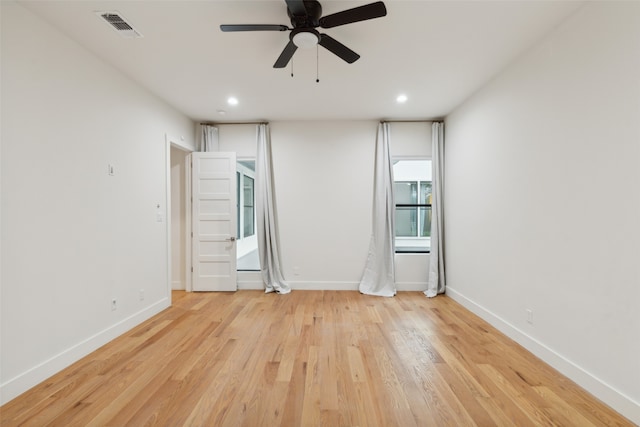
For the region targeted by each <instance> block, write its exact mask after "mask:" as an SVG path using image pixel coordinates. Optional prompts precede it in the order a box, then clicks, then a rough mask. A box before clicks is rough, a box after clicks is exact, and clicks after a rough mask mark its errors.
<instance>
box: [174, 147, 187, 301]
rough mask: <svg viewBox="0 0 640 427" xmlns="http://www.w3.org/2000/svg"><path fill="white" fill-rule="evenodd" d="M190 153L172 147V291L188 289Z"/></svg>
mask: <svg viewBox="0 0 640 427" xmlns="http://www.w3.org/2000/svg"><path fill="white" fill-rule="evenodd" d="M188 155H189V152H188V151H185V150H184V149H181V148H180V147H177V146H174V145H171V148H170V153H169V158H170V173H171V175H170V177H171V178H170V179H171V190H170V191H171V206H170V209H171V230H170V233H171V260H170V262H171V289H172V290H186V289H187V281H188V279H187V265H188V261H187V247H188V245H189V243H190V241H189V239H188V236H189V232H190V230H188V221H187V209H186V207H187V188H188V184H187V182H186V181H187V177H188V171H187V161H186V160H187V156H188Z"/></svg>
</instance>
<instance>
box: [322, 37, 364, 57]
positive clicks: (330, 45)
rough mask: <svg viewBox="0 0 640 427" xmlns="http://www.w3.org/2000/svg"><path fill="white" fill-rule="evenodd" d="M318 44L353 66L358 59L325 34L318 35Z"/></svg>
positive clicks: (354, 54)
mask: <svg viewBox="0 0 640 427" xmlns="http://www.w3.org/2000/svg"><path fill="white" fill-rule="evenodd" d="M318 44H319V45H320V46H322V47H324V48H325V49H327V50H328V51H329V52H332V53H334V54H336V55H337V56H339V57H340V58H341V59H343V60H344V61H346V62H348V63H349V64H353V63H354V62H356V61H357V60H358V59H359V58H360V55H358V54H357V53H355V52H354V51H352V50H351V49H349V48H348V47H346V46H345V45H343V44H342V43H340V42H339V41H337V40H336V39H334V38H333V37H330V36H328V35H326V34H320V41H319V42H318Z"/></svg>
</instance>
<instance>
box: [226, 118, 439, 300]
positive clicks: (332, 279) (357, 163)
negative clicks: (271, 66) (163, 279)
mask: <svg viewBox="0 0 640 427" xmlns="http://www.w3.org/2000/svg"><path fill="white" fill-rule="evenodd" d="M377 125H378V124H377V122H375V121H308V122H274V123H271V126H270V127H271V142H272V154H273V167H274V180H275V185H276V204H277V209H278V224H279V228H280V237H281V250H282V264H283V265H282V266H283V270H284V275H285V278H286V279H287V280H288V281H289V282H290V283H291V285H292V287H293V288H294V289H357V287H358V283H359V282H360V277H361V275H362V271H363V269H364V264H365V261H366V256H367V251H368V248H369V239H370V235H371V206H372V203H373V201H372V198H373V158H374V151H375V139H376V130H377ZM219 129H220V150H221V151H236V152H237V153H238V157H239V158H241V157H255V155H256V154H255V147H256V145H255V144H256V143H255V138H256V136H255V135H256V131H255V125H227V126H225V125H219ZM391 148H392V154H393V155H398V156H403V157H416V156H420V157H430V155H431V126H430V124H429V123H394V124H392V127H391ZM427 265H428V255H426V254H399V255H397V256H396V269H397V277H396V279H397V284H398V289H399V290H421V289H425V288H426V279H427ZM238 277H239V279H238V280H239V287H240V288H243V289H246V288H252V287H260V286H261V283H260V281H259V280H260V279H259V277H257V276H256V275H255V274H253V275H252V274H251V273H247V274H243V273H240V274H239V276H238Z"/></svg>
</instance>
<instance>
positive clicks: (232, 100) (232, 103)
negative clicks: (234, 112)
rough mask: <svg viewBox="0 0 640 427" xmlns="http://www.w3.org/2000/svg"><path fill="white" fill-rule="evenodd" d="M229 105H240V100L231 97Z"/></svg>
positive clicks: (228, 100) (228, 101)
mask: <svg viewBox="0 0 640 427" xmlns="http://www.w3.org/2000/svg"><path fill="white" fill-rule="evenodd" d="M227 104H229V105H238V98H236V97H235V96H230V97H229V98H227Z"/></svg>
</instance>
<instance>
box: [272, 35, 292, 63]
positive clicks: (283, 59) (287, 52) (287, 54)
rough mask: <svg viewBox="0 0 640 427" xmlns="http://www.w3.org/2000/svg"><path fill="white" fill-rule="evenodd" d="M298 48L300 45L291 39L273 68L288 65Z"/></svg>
mask: <svg viewBox="0 0 640 427" xmlns="http://www.w3.org/2000/svg"><path fill="white" fill-rule="evenodd" d="M296 50H298V46H296V45H295V44H294V43H293V42H292V41H291V40H289V44H287V45H286V46H285V47H284V50H283V51H282V53H281V54H280V56H279V57H278V59H277V60H276V63H275V64H273V68H284V67H286V66H287V64H288V63H289V61H290V60H291V57H293V54H294V53H295V52H296Z"/></svg>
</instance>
